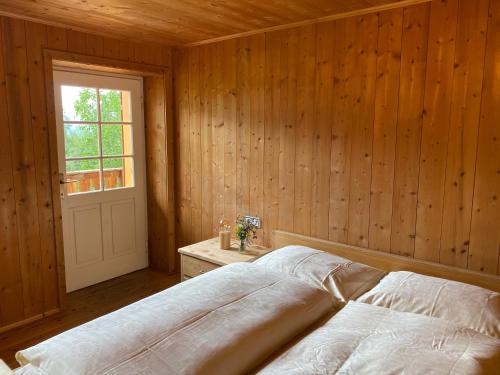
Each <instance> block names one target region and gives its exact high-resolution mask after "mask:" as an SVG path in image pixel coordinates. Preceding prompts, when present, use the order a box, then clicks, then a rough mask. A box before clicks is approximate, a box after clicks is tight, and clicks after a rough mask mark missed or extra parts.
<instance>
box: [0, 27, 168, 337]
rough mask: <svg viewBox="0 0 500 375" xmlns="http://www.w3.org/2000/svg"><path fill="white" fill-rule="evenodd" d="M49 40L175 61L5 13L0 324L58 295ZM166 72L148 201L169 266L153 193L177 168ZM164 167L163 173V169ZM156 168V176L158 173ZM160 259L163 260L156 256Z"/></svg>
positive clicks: (32, 314) (43, 307) (41, 309)
mask: <svg viewBox="0 0 500 375" xmlns="http://www.w3.org/2000/svg"><path fill="white" fill-rule="evenodd" d="M44 48H50V49H57V50H62V51H68V52H75V53H80V54H86V55H92V56H99V57H108V58H113V59H119V60H123V61H132V62H136V63H143V64H154V65H161V66H165V67H171V58H172V55H171V50H170V49H169V48H165V47H163V48H160V47H154V46H151V47H147V46H144V45H138V44H132V43H128V42H123V41H118V40H113V39H107V38H103V37H100V36H94V35H90V34H84V33H81V32H77V31H72V30H65V29H61V28H55V27H50V26H44V25H40V24H36V23H32V22H25V21H22V20H18V19H11V18H6V17H1V18H0V82H1V85H0V141H1V146H0V330H1V329H2V327H7V326H10V325H12V324H14V323H16V322H19V321H23V320H26V319H30V318H36V317H39V316H41V315H43V314H46V313H48V312H51V311H54V310H55V309H57V308H58V306H59V303H60V301H59V298H58V276H57V267H56V251H55V239H54V237H55V231H54V211H53V203H54V201H53V198H52V197H53V195H52V194H53V192H52V188H51V174H50V173H51V169H50V158H49V136H48V128H47V125H48V124H47V107H46V91H45V75H44V61H43V49H44ZM164 80H165V81H163V80H161V81H162V83H161V84H162V88H163V86H165V88H166V90H164V92H162V95H161V103H160V104H159V107H158V105H157V109H158V110H160V111H162V112H164V115H165V116H166V117H163V118H160V120H158V121H151V123H152V124H151V125H152V126H150V128H154V131H149V130H147V131H146V134H148V137H147V138H148V151H147V152H148V155H147V158H148V176H149V177H150V181H148V184H149V185H150V186H153V187H154V189H152V190H151V191H150V192H148V194H149V200H150V204H149V209H150V211H154V213H155V215H153V217H154V222H151V223H150V228H153V230H152V231H151V233H152V234H153V237H154V238H153V240H152V241H150V243H151V244H152V245H154V248H152V249H150V253H152V254H156V257H155V259H154V260H155V261H154V262H152V264H155V265H157V266H158V267H159V268H164V269H170V270H172V269H173V266H174V265H175V264H174V254H175V252H174V249H173V248H172V249H171V254H169V255H168V257H167V256H163V255H164V253H165V252H166V249H167V245H166V244H167V239H168V238H171V237H172V236H171V235H172V233H170V232H168V233H167V231H166V230H164V229H165V228H166V220H167V216H168V215H172V214H171V213H168V214H167V213H165V214H164V215H163V216H161V215H160V214H158V211H161V210H162V209H164V206H162V205H164V203H165V202H162V203H161V204H159V203H157V199H156V198H158V197H160V199H159V200H158V201H160V200H165V199H166V195H167V194H170V195H172V194H173V192H171V191H170V192H167V191H166V174H167V173H172V174H173V172H172V169H173V168H169V171H168V172H167V168H166V162H167V160H168V158H167V156H166V153H167V152H173V151H171V150H170V149H169V150H167V148H166V145H165V139H166V138H165V136H166V131H167V130H166V128H165V119H167V121H168V117H169V116H171V109H172V105H171V100H172V97H171V94H170V93H169V90H171V69H170V71H169V73H168V74H167V75H166V77H165V78H164ZM148 87H149V86H148ZM154 106H155V103H153V104H152V105H150V106H149V107H150V110H149V112H151V111H153V112H154ZM151 107H153V109H151ZM162 120H163V122H162ZM148 124H149V123H148ZM148 124H147V125H148ZM154 132H155V133H154ZM153 133H154V134H155V135H157V134H160V133H161V135H162V136H163V137H164V138H163V141H161V140H157V139H153V140H152V138H151V134H153ZM171 138H172V137H171ZM154 142H156V143H154ZM162 142H163V143H162ZM172 142H173V140H172ZM152 143H154V144H152ZM158 147H160V149H158ZM170 167H172V166H170ZM160 170H161V171H162V174H159V173H160V172H159V171H160ZM151 176H156V177H155V179H153V177H151ZM158 176H159V177H161V179H162V180H161V181H160V180H158V178H157V177H158ZM157 196H158V197H157ZM56 197H57V195H56ZM151 202H153V203H151ZM172 212H173V211H172ZM56 219H57V218H56ZM172 221H173V219H172ZM171 228H173V226H171ZM163 239H165V241H163ZM160 255H161V256H162V257H159V256H160ZM165 258H167V259H165ZM158 259H160V261H159V262H157V261H156V260H158ZM168 262H170V265H169V263H168Z"/></svg>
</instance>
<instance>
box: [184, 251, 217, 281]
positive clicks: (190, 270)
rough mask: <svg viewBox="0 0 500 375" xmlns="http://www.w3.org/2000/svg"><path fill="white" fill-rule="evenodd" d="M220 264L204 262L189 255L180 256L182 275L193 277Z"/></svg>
mask: <svg viewBox="0 0 500 375" xmlns="http://www.w3.org/2000/svg"><path fill="white" fill-rule="evenodd" d="M219 267H220V266H219V265H217V264H213V263H209V262H205V261H204V260H201V259H197V258H193V257H190V256H186V255H183V256H182V273H183V276H189V277H195V276H198V275H201V274H203V273H205V272H208V271H212V270H214V269H216V268H219Z"/></svg>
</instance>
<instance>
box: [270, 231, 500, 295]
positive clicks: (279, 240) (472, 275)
mask: <svg viewBox="0 0 500 375" xmlns="http://www.w3.org/2000/svg"><path fill="white" fill-rule="evenodd" d="M271 245H272V248H273V249H277V248H280V247H283V246H288V245H302V246H308V247H312V248H314V249H318V250H323V251H326V252H329V253H331V254H335V255H338V256H341V257H343V258H347V259H350V260H352V261H354V262H359V263H364V264H368V265H369V266H372V267H376V268H379V269H383V270H385V271H403V270H404V271H412V272H417V273H421V274H424V275H429V276H436V277H441V278H445V279H449V280H456V281H461V282H464V283H469V284H474V285H478V286H480V287H483V288H487V289H490V290H494V291H496V292H500V277H499V276H495V275H488V274H483V273H479V272H474V271H469V270H464V269H462V268H456V267H450V266H445V265H442V264H437V263H431V262H426V261H423V260H418V259H413V258H407V257H403V256H399V255H394V254H389V253H385V252H382V251H376V250H370V249H365V248H362V247H356V246H350V245H345V244H341V243H337V242H332V241H327V240H322V239H319V238H314V237H307V236H303V235H301V234H295V233H290V232H284V231H281V230H275V231H273V234H272V238H271Z"/></svg>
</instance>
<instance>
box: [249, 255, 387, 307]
mask: <svg viewBox="0 0 500 375" xmlns="http://www.w3.org/2000/svg"><path fill="white" fill-rule="evenodd" d="M255 264H258V265H260V266H263V267H266V268H267V269H268V270H271V271H274V272H279V273H282V274H285V275H289V276H294V277H297V278H299V279H301V280H302V281H304V282H306V283H308V284H310V285H312V286H314V287H317V288H322V289H325V290H327V291H328V292H330V293H331V294H332V296H334V298H335V299H336V303H337V305H339V306H342V305H343V304H345V303H346V302H347V301H349V300H351V299H356V298H358V297H359V296H360V295H361V294H363V293H364V292H366V291H367V290H369V289H371V288H373V287H374V286H375V285H376V284H377V283H378V282H379V280H380V279H381V278H382V277H383V276H384V275H385V272H384V271H382V270H379V269H376V268H373V267H370V266H367V265H366V264H361V263H356V262H352V261H350V260H349V259H345V258H341V257H339V256H336V255H333V254H330V253H327V252H324V251H321V250H317V249H312V248H310V247H305V246H286V247H283V248H281V249H277V250H274V251H272V252H270V253H268V254H266V255H264V256H263V257H261V258H259V259H257V260H256V261H255Z"/></svg>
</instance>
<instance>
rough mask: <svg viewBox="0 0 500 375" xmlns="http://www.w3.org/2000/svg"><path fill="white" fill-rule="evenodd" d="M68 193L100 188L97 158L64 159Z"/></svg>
mask: <svg viewBox="0 0 500 375" xmlns="http://www.w3.org/2000/svg"><path fill="white" fill-rule="evenodd" d="M66 181H71V182H69V183H67V184H66V188H67V192H68V194H77V193H85V192H88V191H96V190H101V178H100V171H99V160H98V159H91V160H66Z"/></svg>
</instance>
